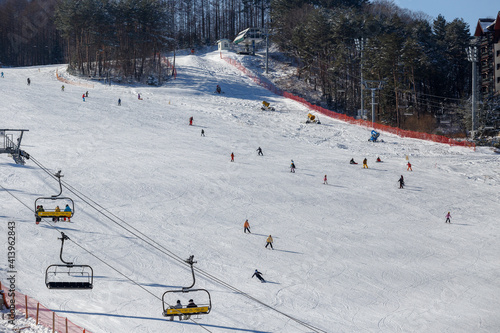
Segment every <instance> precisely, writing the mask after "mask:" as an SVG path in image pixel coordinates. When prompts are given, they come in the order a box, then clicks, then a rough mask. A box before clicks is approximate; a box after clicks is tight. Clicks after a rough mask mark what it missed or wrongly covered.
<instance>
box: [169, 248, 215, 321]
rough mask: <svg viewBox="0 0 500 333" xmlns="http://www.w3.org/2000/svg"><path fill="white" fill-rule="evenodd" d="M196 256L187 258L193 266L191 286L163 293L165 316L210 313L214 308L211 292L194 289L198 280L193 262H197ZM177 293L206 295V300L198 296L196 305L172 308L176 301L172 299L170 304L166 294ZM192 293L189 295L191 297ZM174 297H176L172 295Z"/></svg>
mask: <svg viewBox="0 0 500 333" xmlns="http://www.w3.org/2000/svg"><path fill="white" fill-rule="evenodd" d="M193 258H194V256H190V257H189V258H188V259H187V260H185V261H186V262H187V263H188V264H189V265H190V266H191V273H192V275H193V284H191V286H189V287H183V288H182V289H181V290H167V291H166V292H165V293H163V296H162V298H161V300H162V304H163V313H162V314H163V316H165V317H168V316H182V315H186V316H189V315H205V314H209V313H210V310H212V299H211V297H210V293H209V292H208V291H207V290H206V289H192V288H193V286H194V284H195V282H196V280H195V276H194V268H193V264H194V263H196V261H193ZM176 293H181V294H187V293H192V295H198V296H200V295H205V296H204V297H205V300H204V302H203V303H202V302H201V301H199V298H197V300H196V303H197V306H196V307H182V308H172V305H174V302H173V301H171V302H170V303H171V304H168V303H167V302H166V301H165V296H169V294H176ZM192 295H189V297H190V298H194V297H192ZM172 299H175V298H174V297H172Z"/></svg>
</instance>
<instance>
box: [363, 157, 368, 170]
mask: <svg viewBox="0 0 500 333" xmlns="http://www.w3.org/2000/svg"><path fill="white" fill-rule="evenodd" d="M365 168H366V169H368V160H367V159H366V158H365V159H364V160H363V169H365Z"/></svg>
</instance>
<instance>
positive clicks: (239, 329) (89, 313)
mask: <svg viewBox="0 0 500 333" xmlns="http://www.w3.org/2000/svg"><path fill="white" fill-rule="evenodd" d="M52 311H54V312H56V313H74V314H82V315H90V316H105V317H113V318H130V319H143V320H154V321H168V322H170V323H172V324H173V323H176V324H182V325H195V326H205V327H214V328H221V329H227V330H233V331H240V332H254V333H272V332H270V331H257V330H252V329H246V328H236V327H229V326H220V325H209V324H203V323H192V322H188V321H170V320H168V319H167V318H154V317H139V316H126V315H119V314H112V313H99V312H82V311H67V310H52Z"/></svg>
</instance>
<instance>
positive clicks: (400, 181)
mask: <svg viewBox="0 0 500 333" xmlns="http://www.w3.org/2000/svg"><path fill="white" fill-rule="evenodd" d="M398 182H399V188H404V186H405V180H404V178H403V175H401V177H400V178H399V180H398Z"/></svg>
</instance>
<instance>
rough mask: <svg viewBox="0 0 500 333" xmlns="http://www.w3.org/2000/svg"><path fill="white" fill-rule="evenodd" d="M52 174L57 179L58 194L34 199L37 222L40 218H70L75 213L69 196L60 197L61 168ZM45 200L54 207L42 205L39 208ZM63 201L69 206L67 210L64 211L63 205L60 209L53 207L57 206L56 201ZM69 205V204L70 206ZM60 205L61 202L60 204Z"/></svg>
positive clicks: (73, 204)
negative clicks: (49, 207)
mask: <svg viewBox="0 0 500 333" xmlns="http://www.w3.org/2000/svg"><path fill="white" fill-rule="evenodd" d="M54 176H56V177H57V179H58V180H59V194H56V195H53V196H51V197H40V198H38V199H36V200H35V214H36V219H37V222H40V220H41V219H42V218H68V219H70V218H71V217H73V215H74V213H75V203H74V201H73V200H72V199H71V198H68V197H61V196H60V195H61V194H62V184H61V177H63V175H61V170H59V171H58V172H57V173H56V174H55V175H54ZM46 202H50V203H51V205H52V206H53V207H54V208H53V209H46V208H45V207H43V209H39V207H40V206H43V204H45V203H46ZM59 202H63V203H66V204H67V205H68V207H69V208H70V210H69V211H67V210H66V211H65V210H64V209H65V208H64V207H63V208H62V210H61V211H56V209H55V207H56V206H58V205H57V203H59ZM70 205H71V206H70ZM61 206H62V204H61Z"/></svg>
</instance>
